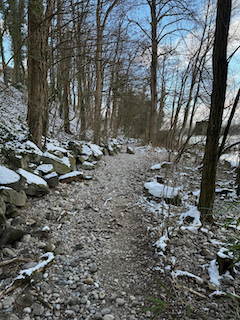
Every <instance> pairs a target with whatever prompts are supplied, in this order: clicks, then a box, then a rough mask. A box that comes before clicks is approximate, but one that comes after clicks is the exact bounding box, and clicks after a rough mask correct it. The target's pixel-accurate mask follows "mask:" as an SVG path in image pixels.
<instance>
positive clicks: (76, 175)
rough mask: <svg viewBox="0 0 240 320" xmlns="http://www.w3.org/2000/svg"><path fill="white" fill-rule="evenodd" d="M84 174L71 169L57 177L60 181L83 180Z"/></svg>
mask: <svg viewBox="0 0 240 320" xmlns="http://www.w3.org/2000/svg"><path fill="white" fill-rule="evenodd" d="M84 178H85V177H84V174H83V172H81V171H73V172H69V173H66V174H64V175H62V176H60V177H59V181H60V182H64V183H69V182H72V181H82V180H84Z"/></svg>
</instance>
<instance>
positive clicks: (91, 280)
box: [84, 277, 94, 285]
mask: <svg viewBox="0 0 240 320" xmlns="http://www.w3.org/2000/svg"><path fill="white" fill-rule="evenodd" d="M84 283H86V284H90V285H93V284H94V280H93V279H92V278H90V277H89V278H87V279H85V280H84Z"/></svg>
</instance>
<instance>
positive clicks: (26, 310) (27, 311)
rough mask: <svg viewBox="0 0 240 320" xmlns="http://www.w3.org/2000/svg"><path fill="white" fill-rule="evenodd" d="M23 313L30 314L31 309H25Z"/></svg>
mask: <svg viewBox="0 0 240 320" xmlns="http://www.w3.org/2000/svg"><path fill="white" fill-rule="evenodd" d="M23 312H24V313H31V312H32V309H31V308H29V307H26V308H24V309H23Z"/></svg>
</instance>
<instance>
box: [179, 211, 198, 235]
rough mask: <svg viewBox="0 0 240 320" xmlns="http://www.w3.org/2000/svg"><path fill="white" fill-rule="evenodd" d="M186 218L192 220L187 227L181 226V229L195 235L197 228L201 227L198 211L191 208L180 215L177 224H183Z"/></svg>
mask: <svg viewBox="0 0 240 320" xmlns="http://www.w3.org/2000/svg"><path fill="white" fill-rule="evenodd" d="M186 217H192V218H194V220H193V222H192V223H191V224H190V225H189V226H181V229H182V230H185V229H188V230H189V231H191V232H194V233H197V232H198V230H199V228H200V227H201V226H202V223H201V221H200V211H198V209H197V207H192V208H191V209H190V210H189V211H187V212H185V213H182V214H181V215H180V218H179V223H180V224H183V222H184V219H185V218H186Z"/></svg>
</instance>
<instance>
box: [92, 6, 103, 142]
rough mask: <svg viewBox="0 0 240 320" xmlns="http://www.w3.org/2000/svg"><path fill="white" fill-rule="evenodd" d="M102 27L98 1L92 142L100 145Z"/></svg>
mask: <svg viewBox="0 0 240 320" xmlns="http://www.w3.org/2000/svg"><path fill="white" fill-rule="evenodd" d="M101 61H102V27H101V22H100V0H98V10H97V47H96V62H95V63H96V92H95V110H94V129H93V142H94V143H96V144H99V143H100V129H101V88H102V74H101V69H102V63H101Z"/></svg>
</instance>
